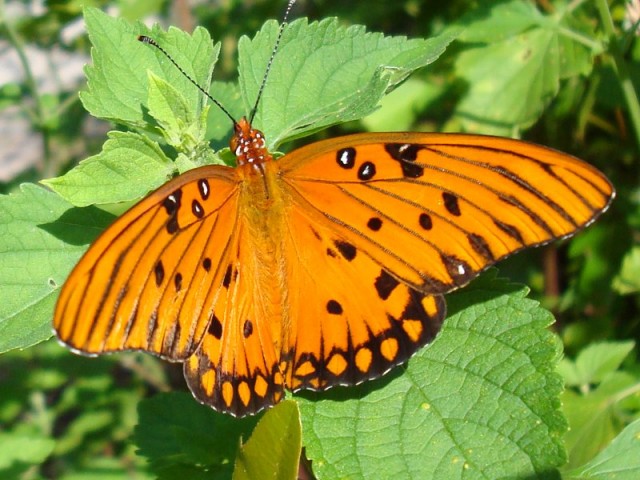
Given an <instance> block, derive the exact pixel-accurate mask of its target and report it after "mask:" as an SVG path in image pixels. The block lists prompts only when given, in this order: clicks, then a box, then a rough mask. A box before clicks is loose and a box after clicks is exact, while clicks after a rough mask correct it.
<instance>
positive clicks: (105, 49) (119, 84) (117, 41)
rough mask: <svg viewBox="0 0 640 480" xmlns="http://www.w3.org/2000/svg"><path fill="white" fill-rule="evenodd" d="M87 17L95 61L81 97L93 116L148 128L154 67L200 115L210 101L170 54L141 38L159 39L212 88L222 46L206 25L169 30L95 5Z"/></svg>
mask: <svg viewBox="0 0 640 480" xmlns="http://www.w3.org/2000/svg"><path fill="white" fill-rule="evenodd" d="M84 18H85V23H86V26H87V31H88V33H89V38H90V40H91V43H92V45H93V48H92V50H91V57H92V60H93V62H92V65H90V66H88V67H87V68H86V74H87V82H88V90H87V91H84V92H82V93H81V94H80V99H81V100H82V103H83V105H84V106H85V108H86V109H87V110H88V111H89V112H90V113H91V114H92V115H93V116H95V117H98V118H103V119H106V120H111V121H114V122H117V123H124V124H126V125H129V126H131V127H134V128H136V127H137V128H142V129H148V128H149V117H148V116H147V115H146V111H147V110H148V105H147V99H148V95H149V80H148V79H149V76H148V73H147V72H148V71H151V72H153V73H154V74H156V75H157V76H159V77H160V78H162V79H164V80H165V81H166V82H167V83H169V84H170V85H171V86H172V87H173V88H174V89H175V90H177V91H179V92H181V94H182V95H183V96H184V98H185V99H186V104H187V105H189V108H190V110H191V115H192V116H193V117H194V118H197V116H198V115H199V112H200V110H201V109H202V108H203V107H204V105H205V104H206V103H207V100H205V98H204V96H203V95H202V94H201V93H200V91H198V89H197V88H195V87H194V86H193V84H192V83H191V82H190V81H189V80H188V79H187V78H186V77H185V76H184V75H183V74H182V73H180V71H179V70H178V69H177V68H176V67H175V66H174V65H173V64H172V63H171V62H170V61H169V60H167V57H165V56H164V55H162V53H160V52H159V51H157V49H155V48H154V47H152V46H150V45H145V44H143V43H141V42H139V41H138V40H137V37H138V35H142V34H144V35H148V36H150V37H151V38H153V39H154V40H156V41H157V42H158V43H159V44H160V45H161V46H162V48H163V49H164V50H166V51H167V52H169V54H170V55H171V56H172V57H173V59H174V60H175V61H176V62H177V63H178V65H180V68H181V69H183V70H184V72H185V73H186V74H187V75H189V76H190V77H191V78H193V79H194V81H195V82H196V83H198V84H199V85H201V86H203V87H207V86H208V85H209V84H210V83H211V75H212V72H213V65H214V64H215V62H216V61H217V58H218V53H219V51H220V45H219V44H218V45H215V46H214V45H213V44H212V42H211V37H210V36H209V34H208V32H207V31H206V30H205V29H204V28H201V27H197V28H196V29H195V30H194V32H193V34H192V35H189V34H187V33H185V32H182V31H180V30H178V29H176V28H170V29H169V31H168V32H166V33H165V32H163V31H162V30H161V29H160V28H159V27H157V26H155V27H154V28H153V29H151V30H149V29H148V28H147V27H145V26H144V25H143V24H141V23H139V22H137V23H135V24H131V23H129V22H127V21H125V20H123V19H118V18H112V17H110V16H108V15H106V14H105V13H103V12H101V11H100V10H98V9H95V8H86V9H85V11H84Z"/></svg>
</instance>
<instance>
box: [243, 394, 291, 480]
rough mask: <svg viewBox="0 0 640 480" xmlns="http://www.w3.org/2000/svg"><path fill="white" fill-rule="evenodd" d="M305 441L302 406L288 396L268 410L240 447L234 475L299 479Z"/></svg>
mask: <svg viewBox="0 0 640 480" xmlns="http://www.w3.org/2000/svg"><path fill="white" fill-rule="evenodd" d="M301 442H302V432H301V426H300V413H299V412H298V406H297V404H296V403H295V402H293V401H290V400H285V401H283V402H281V403H280V404H278V405H276V406H275V407H274V408H272V409H271V410H269V411H267V412H266V413H265V414H264V416H263V417H262V419H261V420H260V421H259V422H258V424H257V425H256V428H255V430H254V431H253V433H252V434H251V438H250V439H249V441H248V442H247V443H246V444H244V445H243V446H242V447H240V449H239V450H238V456H237V457H236V464H235V469H234V471H233V479H234V480H252V479H255V478H260V479H274V480H287V479H288V480H296V479H297V478H298V462H299V460H300V451H301V449H302V443H301Z"/></svg>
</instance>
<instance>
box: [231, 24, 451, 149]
mask: <svg viewBox="0 0 640 480" xmlns="http://www.w3.org/2000/svg"><path fill="white" fill-rule="evenodd" d="M277 30H278V24H277V23H276V22H274V21H271V22H267V23H266V24H265V25H264V26H263V28H262V29H261V30H260V32H258V34H257V35H256V36H255V37H254V38H253V39H252V40H250V39H249V38H248V37H242V38H241V39H240V42H239V44H238V52H239V72H240V89H241V91H242V96H243V99H244V102H245V109H246V111H247V112H249V111H250V110H251V108H253V104H254V103H255V101H256V98H257V95H258V89H259V86H260V83H261V81H262V78H263V76H264V72H265V69H266V65H267V62H268V60H269V56H270V52H271V50H272V48H273V45H274V43H275V38H276V35H277ZM456 35H457V31H450V32H447V33H444V34H442V35H440V36H438V37H435V38H431V39H429V40H422V39H415V40H408V39H406V38H405V37H385V36H383V35H382V34H380V33H370V32H369V33H368V32H366V31H365V28H364V27H363V26H360V25H354V26H351V27H349V28H344V27H341V26H339V24H338V21H337V19H335V18H329V19H326V20H322V21H321V22H313V23H310V24H309V23H307V20H306V19H299V20H296V21H294V22H292V23H291V24H289V25H288V26H287V28H286V29H285V31H284V34H283V36H282V41H281V43H280V49H279V51H278V55H276V58H275V59H274V62H273V66H272V68H271V71H270V73H269V78H268V81H267V85H266V87H265V92H264V95H263V97H262V99H261V101H260V104H259V106H258V112H257V114H256V117H255V122H254V123H255V126H256V128H259V129H260V130H262V132H263V133H264V134H265V138H266V139H267V144H268V147H269V149H271V150H273V149H274V148H275V147H276V146H278V145H279V144H280V143H282V142H283V141H285V140H291V139H293V138H297V137H301V136H304V135H308V134H310V133H312V132H315V131H318V130H320V129H323V128H326V127H328V126H330V125H334V124H336V123H339V122H345V121H349V120H355V119H359V118H362V117H364V116H366V115H368V114H370V113H372V112H373V111H374V110H375V109H376V107H377V105H378V103H379V102H380V99H381V98H382V97H383V96H384V94H385V93H386V92H387V91H389V90H391V89H392V88H394V87H395V86H396V85H398V84H399V83H400V82H402V81H403V80H404V79H406V78H407V76H408V75H409V74H410V73H411V72H412V71H414V70H416V69H417V68H420V67H423V66H425V65H428V64H429V63H432V62H433V61H435V60H436V59H437V58H438V57H439V56H440V54H441V53H442V52H443V51H444V49H445V48H446V46H447V45H448V44H449V43H450V42H451V41H452V40H453V39H454V38H455V36H456Z"/></svg>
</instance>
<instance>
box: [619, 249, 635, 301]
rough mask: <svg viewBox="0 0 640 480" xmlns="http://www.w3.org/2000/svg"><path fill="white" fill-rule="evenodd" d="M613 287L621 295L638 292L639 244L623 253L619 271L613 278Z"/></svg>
mask: <svg viewBox="0 0 640 480" xmlns="http://www.w3.org/2000/svg"><path fill="white" fill-rule="evenodd" d="M613 288H614V289H615V290H616V291H617V292H618V293H620V294H621V295H630V294H633V293H638V292H640V246H638V245H635V246H633V247H631V249H630V250H629V251H628V252H627V253H626V254H625V256H624V258H623V259H622V267H620V272H619V273H618V275H616V278H614V280H613Z"/></svg>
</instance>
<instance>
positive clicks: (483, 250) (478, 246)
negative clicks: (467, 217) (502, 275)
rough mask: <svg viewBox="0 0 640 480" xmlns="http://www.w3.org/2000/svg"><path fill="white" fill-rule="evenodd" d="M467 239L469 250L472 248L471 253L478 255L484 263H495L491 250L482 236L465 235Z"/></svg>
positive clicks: (474, 234) (475, 234)
mask: <svg viewBox="0 0 640 480" xmlns="http://www.w3.org/2000/svg"><path fill="white" fill-rule="evenodd" d="M467 239H468V240H469V244H470V245H471V248H473V251H474V252H476V253H478V254H479V255H480V256H481V257H482V258H483V259H484V260H485V261H486V262H488V263H489V262H494V261H495V258H494V256H493V253H491V248H490V247H489V244H488V243H487V241H486V240H485V239H484V237H483V236H482V235H478V234H477V233H470V234H468V235H467Z"/></svg>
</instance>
